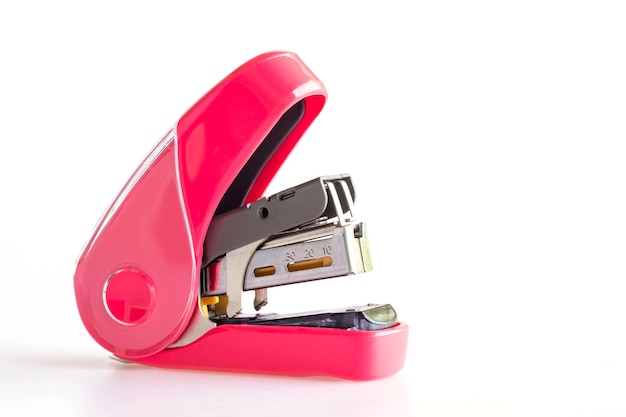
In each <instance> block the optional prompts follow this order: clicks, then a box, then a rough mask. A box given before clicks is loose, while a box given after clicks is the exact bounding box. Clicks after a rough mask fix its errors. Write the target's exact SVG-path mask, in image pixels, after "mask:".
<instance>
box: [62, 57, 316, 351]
mask: <svg viewBox="0 0 626 417" xmlns="http://www.w3.org/2000/svg"><path fill="white" fill-rule="evenodd" d="M325 99H326V90H325V88H324V86H323V85H322V83H321V82H320V81H319V80H318V79H317V77H315V76H314V75H313V73H312V72H311V71H310V70H309V69H308V68H307V67H306V66H305V65H304V63H303V62H302V61H301V60H300V59H299V57H298V56H296V55H295V54H293V53H289V52H272V53H267V54H263V55H260V56H258V57H256V58H254V59H252V60H250V61H248V62H247V63H245V64H244V65H242V66H241V67H239V68H238V69H236V70H235V71H234V72H232V73H231V74H230V75H228V76H227V77H226V78H225V79H224V80H223V81H222V82H220V83H219V84H218V85H216V86H215V87H214V88H213V89H211V90H210V91H209V92H208V93H207V94H206V95H205V96H203V97H202V98H201V99H200V100H199V101H198V102H196V103H195V104H194V105H193V106H192V107H191V108H190V109H189V110H188V111H187V112H186V113H185V114H184V115H183V116H182V117H181V118H180V119H179V120H178V121H177V122H176V123H175V124H174V126H173V127H172V129H171V130H170V131H169V132H168V133H167V134H166V135H165V136H164V137H163V139H162V140H161V141H160V142H159V143H158V144H157V145H156V146H155V148H154V149H153V150H152V151H151V152H150V153H149V155H148V156H147V157H146V159H145V160H144V161H143V163H142V164H141V165H140V166H139V168H138V169H137V171H136V172H135V173H134V174H133V176H132V177H131V179H130V180H129V181H128V183H127V184H126V186H125V187H124V188H123V189H122V191H121V192H120V194H119V195H118V197H117V199H116V200H115V201H114V202H113V204H112V205H111V206H110V207H109V208H108V210H107V211H106V212H105V214H104V215H103V217H102V220H101V221H100V222H99V224H98V225H97V227H96V229H95V231H94V233H93V235H92V237H91V239H90V240H89V241H88V242H87V244H86V246H85V248H84V250H83V251H82V253H81V255H80V257H79V259H78V262H77V265H76V272H75V275H74V287H75V293H76V301H77V305H78V310H79V312H80V315H81V319H82V321H83V323H84V325H85V327H86V328H87V330H88V331H89V333H90V334H91V336H92V337H93V338H94V339H95V340H96V341H97V342H98V343H99V344H100V345H101V346H103V347H104V348H105V349H107V350H108V351H110V352H112V353H113V354H114V355H116V356H118V357H120V358H124V359H133V358H141V357H148V356H150V355H154V354H156V353H157V352H160V351H162V350H163V349H165V348H166V347H168V346H169V345H171V344H172V343H173V342H174V341H175V340H177V339H178V337H179V336H180V335H181V334H182V332H183V331H184V329H185V328H186V326H187V324H188V322H189V320H190V318H191V316H192V314H193V312H194V310H195V309H196V308H197V303H198V301H197V298H198V288H199V273H200V269H201V263H202V252H203V242H204V239H205V234H206V231H207V229H208V227H209V224H210V222H211V219H212V217H213V215H214V214H216V213H219V212H220V211H227V210H231V209H234V208H236V207H239V206H240V205H242V204H245V203H246V202H248V201H254V200H256V199H258V198H259V197H261V196H262V194H263V192H264V191H265V188H266V186H267V185H268V184H269V182H270V181H271V179H272V178H273V176H274V174H275V173H276V171H277V170H278V168H279V167H280V165H281V164H282V163H283V161H284V160H285V158H286V157H287V155H288V154H289V153H290V151H291V150H292V148H293V147H294V145H295V144H296V142H297V141H298V140H299V138H300V137H301V136H302V134H303V133H304V131H305V130H306V129H307V128H308V126H309V125H310V124H311V122H312V121H313V120H314V119H315V117H316V116H317V115H318V113H319V112H320V111H321V109H322V107H323V105H324V102H325Z"/></svg>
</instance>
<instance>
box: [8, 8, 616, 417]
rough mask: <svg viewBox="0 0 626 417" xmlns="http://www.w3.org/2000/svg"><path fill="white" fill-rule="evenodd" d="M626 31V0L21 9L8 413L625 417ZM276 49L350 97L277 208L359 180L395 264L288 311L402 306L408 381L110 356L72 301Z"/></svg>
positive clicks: (322, 291) (322, 288)
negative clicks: (164, 140) (132, 196)
mask: <svg viewBox="0 0 626 417" xmlns="http://www.w3.org/2000/svg"><path fill="white" fill-rule="evenodd" d="M157 3H158V4H157ZM220 3H227V2H220ZM625 22H626V9H625V6H624V5H623V2H620V1H614V2H610V1H561V2H559V1H545V0H544V1H533V0H526V1H523V2H498V1H491V2H490V1H475V2H462V1H433V2H427V1H423V2H408V1H407V2H397V1H396V2H393V1H388V2H366V1H362V2H330V1H318V2H293V1H283V2H278V1H265V2H253V1H248V2H245V1H244V2H230V3H228V4H222V5H219V4H218V2H215V3H214V4H210V3H209V2H200V1H198V2H189V1H177V2H170V3H169V4H161V3H160V2H145V3H143V4H140V3H139V2H124V1H107V2H100V3H96V2H78V1H76V2H72V1H54V2H46V1H39V2H3V4H2V5H1V6H0V121H1V122H2V129H3V133H2V151H1V152H0V187H1V188H0V191H1V196H2V197H1V198H2V200H1V205H0V261H1V263H2V264H1V276H2V277H1V278H0V279H1V281H0V282H1V284H0V285H1V286H0V314H1V316H0V415H3V416H33V415H37V414H38V415H57V414H58V415H64V416H71V415H76V416H108V415H111V416H126V415H128V416H137V415H150V416H154V417H156V416H179V415H195V416H197V415H203V414H204V415H206V414H209V415H220V416H240V415H241V416H250V415H255V416H265V415H272V416H281V415H285V416H294V415H296V416H320V415H323V416H326V415H338V416H346V415H359V416H365V415H371V416H383V415H385V416H409V415H411V416H441V415H455V416H458V415H477V416H488V415H497V416H503V415H506V416H517V415H531V416H544V415H545V416H624V415H626V304H625V303H624V299H625V296H626V283H625V279H626V262H625V254H626V216H625V213H626V193H625V191H626V184H625V183H626V164H625V163H624V159H625V158H626V147H625V144H624V143H625V139H626V119H625V114H626V76H625V74H626V24H625ZM278 49H280V50H290V51H293V52H296V53H297V54H298V55H299V56H300V57H301V58H302V60H303V61H304V62H305V63H306V64H307V65H308V66H309V67H310V68H311V69H312V70H313V72H315V74H316V75H317V76H318V77H319V78H320V79H321V80H322V81H323V82H324V83H325V85H326V87H327V89H328V91H329V101H328V103H327V105H326V106H325V108H324V110H323V111H322V113H321V114H320V116H319V117H318V119H317V120H316V121H315V122H314V123H313V125H312V126H311V128H310V129H309V131H308V132H307V133H306V134H305V136H304V137H303V138H302V140H301V142H300V143H299V145H298V147H297V148H296V150H295V151H294V152H293V154H292V155H291V157H290V159H289V160H288V161H287V163H286V164H285V165H284V167H283V169H282V170H281V171H280V172H279V174H278V176H277V177H276V179H275V181H274V182H273V183H272V185H271V186H270V188H271V189H269V190H268V193H272V192H275V191H278V190H280V189H282V188H283V187H286V186H290V185H294V184H297V183H299V182H302V181H306V180H309V179H311V178H314V177H317V176H319V175H329V174H335V173H341V172H348V173H350V174H352V176H353V178H354V181H355V184H356V187H357V194H358V197H357V202H356V204H357V208H358V213H359V215H360V217H361V218H362V219H363V220H365V221H367V223H368V225H369V229H370V240H371V246H372V252H373V260H374V268H375V270H374V271H373V272H371V273H370V274H365V275H362V276H357V277H351V278H342V279H335V280H327V281H323V282H316V283H309V284H301V285H296V286H289V287H282V288H279V289H275V290H271V291H270V305H269V306H268V307H267V308H268V309H270V310H272V311H290V310H295V309H303V310H305V309H317V308H320V307H327V306H329V307H339V306H343V305H351V304H355V303H356V304H361V303H367V302H389V303H392V304H393V305H394V306H395V307H396V310H397V311H398V313H399V316H400V319H401V320H402V321H404V322H406V323H408V324H409V326H410V329H411V330H410V331H411V334H410V341H409V351H408V355H407V362H406V366H405V367H404V369H403V370H402V371H401V372H399V373H398V374H397V375H395V376H393V377H390V378H387V379H383V380H379V381H372V382H365V383H354V382H347V381H339V380H332V379H331V380H328V379H319V378H295V379H294V378H280V377H265V376H246V375H236V374H219V373H207V372H178V371H165V370H160V369H151V368H144V367H139V366H132V365H130V366H124V365H121V364H117V363H114V362H112V361H110V360H109V359H108V358H107V352H106V351H104V350H103V349H102V348H100V347H99V346H98V345H97V344H96V343H95V342H94V341H93V340H92V339H91V338H90V337H89V335H88V334H87V332H86V331H85V330H84V328H83V326H82V323H81V321H80V319H79V316H78V312H77V309H76V306H75V301H74V293H73V280H72V278H73V272H74V266H75V265H74V262H75V260H76V257H77V255H78V253H79V251H80V249H81V247H82V245H83V243H84V242H85V241H86V239H87V238H88V237H89V235H90V233H91V231H92V228H93V227H94V225H95V223H96V221H97V220H98V218H99V216H100V215H101V214H102V212H103V210H104V209H105V208H106V206H107V205H108V204H109V203H110V202H111V201H112V199H113V197H114V196H115V195H116V193H117V192H118V191H119V189H120V188H121V187H122V185H123V184H124V182H125V181H126V179H127V178H128V176H129V175H130V174H131V172H132V171H133V170H134V168H135V167H136V165H137V164H138V163H139V162H140V161H141V159H142V158H143V157H144V156H145V154H146V153H147V152H148V150H149V149H150V148H151V147H152V145H153V144H154V143H155V142H156V141H157V140H158V139H159V138H160V137H161V135H162V134H163V133H164V132H165V131H166V129H167V128H169V126H170V125H171V124H172V123H173V122H174V121H175V120H177V118H178V117H179V116H180V115H181V114H182V113H183V112H184V111H185V110H186V109H187V108H188V107H189V106H190V105H191V104H192V103H193V102H195V100H197V99H198V98H199V97H200V96H201V95H202V94H204V93H205V92H206V91H207V90H208V89H210V88H211V87H212V86H213V85H214V84H215V83H217V82H218V81H219V80H221V78H222V77H224V76H225V75H227V74H228V73H229V72H230V71H232V70H233V69H234V68H236V67H237V66H239V65H240V64H242V63H243V62H245V61H247V60H248V59H250V58H252V57H254V56H256V55H257V54H260V53H263V52H266V51H271V50H278Z"/></svg>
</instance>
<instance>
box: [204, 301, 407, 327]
mask: <svg viewBox="0 0 626 417" xmlns="http://www.w3.org/2000/svg"><path fill="white" fill-rule="evenodd" d="M211 321H213V322H215V323H217V324H218V325H221V324H254V325H263V326H299V327H323V328H331V329H344V330H382V329H387V328H389V327H392V326H393V325H395V324H396V323H397V322H398V321H397V314H396V311H395V310H394V308H393V307H392V306H391V305H390V304H368V305H366V306H361V307H355V308H346V309H342V310H325V311H315V312H310V313H299V314H284V315H280V314H267V315H263V314H257V315H237V316H235V317H230V318H229V317H226V316H216V317H211Z"/></svg>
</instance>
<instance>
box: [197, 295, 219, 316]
mask: <svg viewBox="0 0 626 417" xmlns="http://www.w3.org/2000/svg"><path fill="white" fill-rule="evenodd" d="M219 302H220V297H218V296H217V295H212V296H210V297H202V298H200V310H201V311H202V315H203V316H204V317H206V318H209V306H212V305H215V304H217V303H219Z"/></svg>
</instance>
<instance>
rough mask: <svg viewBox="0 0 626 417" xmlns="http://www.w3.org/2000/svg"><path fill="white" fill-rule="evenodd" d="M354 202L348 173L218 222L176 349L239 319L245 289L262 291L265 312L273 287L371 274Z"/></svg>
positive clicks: (257, 301)
mask: <svg viewBox="0 0 626 417" xmlns="http://www.w3.org/2000/svg"><path fill="white" fill-rule="evenodd" d="M354 196H355V193H354V187H353V185H352V180H351V178H350V176H349V175H346V174H342V175H335V176H324V177H319V178H316V179H314V180H311V181H308V182H306V183H304V184H301V185H298V186H295V187H292V188H289V189H286V190H284V191H281V192H279V193H276V194H274V195H272V196H270V197H264V198H261V199H260V200H257V201H255V202H253V203H250V204H247V205H246V206H243V207H239V208H237V209H234V210H230V211H228V212H226V213H223V214H220V215H218V216H216V217H214V218H213V220H212V222H211V225H210V227H209V230H208V231H207V236H206V240H205V243H204V255H203V265H202V272H201V283H200V289H199V308H198V309H197V312H196V313H195V314H194V317H193V318H192V321H191V323H190V324H189V326H188V328H187V330H186V331H185V332H184V333H183V335H182V336H181V337H180V338H179V339H178V340H177V341H176V342H175V343H174V344H173V345H172V346H170V347H179V346H184V345H186V344H189V343H191V342H193V341H195V340H196V339H197V338H199V337H200V336H202V335H203V334H204V333H206V332H207V331H208V330H210V329H211V328H213V327H215V326H216V325H217V323H220V322H223V321H224V320H229V319H232V318H236V317H237V315H238V314H239V313H240V312H241V310H242V305H241V298H242V292H243V291H244V290H246V291H247V290H254V291H255V298H254V308H255V309H256V310H259V309H260V308H261V307H263V306H264V305H266V304H267V288H268V287H274V286H279V285H287V284H295V283H299V282H305V281H312V280H318V279H324V278H332V277H339V276H345V275H351V274H357V273H362V272H367V271H370V270H371V269H372V263H371V258H370V252H369V247H368V241H367V230H366V225H365V223H363V222H359V221H357V220H355V217H354V204H353V202H354ZM394 315H395V314H394Z"/></svg>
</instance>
